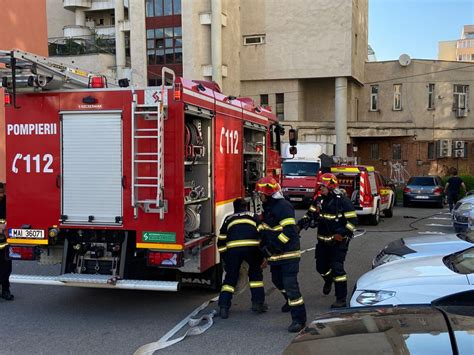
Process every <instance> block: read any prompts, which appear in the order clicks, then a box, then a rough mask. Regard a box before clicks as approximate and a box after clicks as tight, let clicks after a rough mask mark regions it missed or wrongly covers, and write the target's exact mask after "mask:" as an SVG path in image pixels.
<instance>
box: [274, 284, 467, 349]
mask: <svg viewBox="0 0 474 355" xmlns="http://www.w3.org/2000/svg"><path fill="white" fill-rule="evenodd" d="M473 306H474V291H468V292H461V293H457V294H453V295H449V296H447V297H443V298H441V299H437V300H435V301H433V302H432V303H431V304H426V305H403V306H398V307H391V306H377V307H363V308H356V309H354V308H346V309H342V310H338V311H333V312H330V313H326V314H323V315H320V316H319V317H317V318H316V319H315V320H314V321H312V322H311V323H310V324H309V325H308V326H307V327H306V328H305V329H303V330H302V331H301V332H300V333H299V334H298V335H297V336H296V338H295V339H294V340H293V341H292V342H291V343H290V345H288V347H287V348H286V349H285V350H284V352H283V354H285V355H292V354H295V355H296V354H302V355H303V354H304V355H306V354H452V353H456V354H472V353H473V346H474V345H473V344H474V313H473Z"/></svg>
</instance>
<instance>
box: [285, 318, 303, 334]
mask: <svg viewBox="0 0 474 355" xmlns="http://www.w3.org/2000/svg"><path fill="white" fill-rule="evenodd" d="M304 327H305V324H302V323H298V322H296V321H293V322H291V324H290V326H289V327H288V332H290V333H298V332H300V331H301V330H302V329H303V328H304Z"/></svg>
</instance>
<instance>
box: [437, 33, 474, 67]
mask: <svg viewBox="0 0 474 355" xmlns="http://www.w3.org/2000/svg"><path fill="white" fill-rule="evenodd" d="M438 59H440V60H452V61H458V62H474V25H465V26H463V30H462V32H461V37H460V38H459V39H458V40H452V41H441V42H439V43H438Z"/></svg>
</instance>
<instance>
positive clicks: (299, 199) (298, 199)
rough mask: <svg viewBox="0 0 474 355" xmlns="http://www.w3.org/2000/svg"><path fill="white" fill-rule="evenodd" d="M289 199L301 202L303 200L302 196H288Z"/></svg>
mask: <svg viewBox="0 0 474 355" xmlns="http://www.w3.org/2000/svg"><path fill="white" fill-rule="evenodd" d="M290 201H295V202H301V201H303V197H290Z"/></svg>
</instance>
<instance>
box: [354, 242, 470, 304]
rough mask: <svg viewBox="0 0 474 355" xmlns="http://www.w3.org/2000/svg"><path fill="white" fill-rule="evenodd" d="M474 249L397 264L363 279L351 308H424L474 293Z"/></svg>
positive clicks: (375, 271) (400, 261) (371, 272)
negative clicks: (455, 296) (417, 305)
mask: <svg viewBox="0 0 474 355" xmlns="http://www.w3.org/2000/svg"><path fill="white" fill-rule="evenodd" d="M473 272H474V247H471V248H468V249H465V250H462V251H459V252H456V253H453V254H449V255H446V256H442V255H438V256H427V257H423V258H415V259H411V260H399V261H394V262H391V263H388V264H385V265H382V266H380V267H378V268H375V269H373V270H371V271H369V272H367V273H365V274H364V275H362V276H361V277H360V278H359V280H357V284H356V287H355V291H354V293H353V294H352V298H351V302H350V305H351V307H361V306H372V305H375V306H377V305H397V304H424V303H430V302H431V301H433V300H434V299H437V298H440V297H443V296H447V295H450V294H453V293H457V292H462V291H468V290H472V289H474V274H473Z"/></svg>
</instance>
